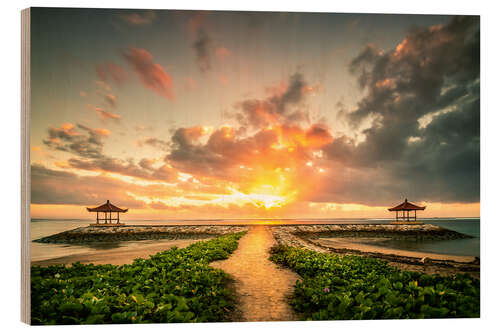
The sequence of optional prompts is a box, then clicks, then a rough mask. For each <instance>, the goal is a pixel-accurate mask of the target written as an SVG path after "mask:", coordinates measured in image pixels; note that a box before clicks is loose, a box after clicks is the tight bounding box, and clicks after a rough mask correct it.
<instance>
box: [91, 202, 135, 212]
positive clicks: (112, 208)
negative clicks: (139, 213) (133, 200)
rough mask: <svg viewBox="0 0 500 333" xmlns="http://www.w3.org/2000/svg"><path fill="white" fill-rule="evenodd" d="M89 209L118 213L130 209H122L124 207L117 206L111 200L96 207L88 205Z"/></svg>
mask: <svg viewBox="0 0 500 333" xmlns="http://www.w3.org/2000/svg"><path fill="white" fill-rule="evenodd" d="M87 210H88V211H89V212H116V213H126V212H127V211H128V209H122V208H119V207H116V206H115V205H113V204H112V203H111V202H109V200H108V201H106V203H105V204H103V205H100V206H99V207H94V208H88V207H87Z"/></svg>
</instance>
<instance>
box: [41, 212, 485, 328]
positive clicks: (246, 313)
mask: <svg viewBox="0 0 500 333" xmlns="http://www.w3.org/2000/svg"><path fill="white" fill-rule="evenodd" d="M271 222H272V223H268V224H265V223H260V224H249V223H247V224H243V223H239V224H227V223H226V224H221V223H219V224H209V223H205V224H193V225H187V224H177V225H165V224H151V223H149V224H147V223H143V224H134V225H126V226H100V227H97V226H92V225H90V226H89V225H81V224H77V225H75V224H74V223H73V225H71V227H75V226H76V227H75V228H64V227H62V226H61V225H58V226H57V228H55V227H54V225H52V228H48V229H50V230H51V232H52V233H50V234H49V233H47V232H44V233H38V234H35V235H32V251H33V250H37V253H33V254H34V255H32V260H31V264H32V266H33V267H49V266H53V265H65V266H66V267H68V268H70V267H72V266H73V264H75V263H77V262H78V263H81V264H94V265H99V264H112V265H130V264H132V263H134V260H135V259H138V258H142V259H149V258H151V256H153V255H155V254H157V253H160V252H161V253H165V254H166V253H168V252H164V251H168V250H170V249H173V248H180V249H183V248H186V247H188V246H189V245H192V244H198V243H200V242H206V241H209V240H215V239H216V238H217V237H223V236H227V235H235V234H238V233H239V234H244V235H243V237H242V238H241V239H240V240H239V242H238V245H237V248H236V250H235V251H234V253H232V254H231V255H230V256H229V257H227V258H225V259H224V260H215V261H213V262H211V263H210V266H211V267H213V268H217V269H220V270H222V271H224V272H225V273H226V274H228V275H227V276H228V277H229V279H230V280H229V282H227V283H226V287H227V288H228V290H230V293H231V295H233V296H232V297H233V298H231V299H232V302H234V303H233V304H234V305H233V310H232V311H228V312H227V313H226V315H225V316H224V318H225V319H223V320H228V321H233V322H238V321H280V320H286V321H291V320H299V319H300V318H301V316H300V315H299V313H297V312H296V310H294V309H293V307H292V306H291V303H290V302H291V300H292V299H294V297H297V295H296V294H295V293H296V288H297V283H298V281H302V277H301V276H300V275H299V274H298V272H295V271H293V270H292V269H290V268H287V267H284V266H283V265H281V264H278V263H276V262H273V260H270V259H271V254H272V253H273V251H276V250H274V249H277V246H287V247H290V248H296V249H301V250H312V251H314V253H319V254H331V255H333V256H340V257H342V256H345V255H355V256H358V257H359V258H374V259H381V260H382V261H384V262H386V263H387V264H388V265H389V266H392V267H396V268H397V269H400V270H401V271H407V272H416V273H419V274H421V273H425V274H429V275H433V274H438V275H440V276H443V277H449V276H454V275H456V274H468V275H469V276H470V277H472V278H473V279H479V278H480V262H479V258H478V257H476V256H472V255H468V256H467V255H456V254H449V253H433V252H425V251H416V250H409V249H406V250H405V249H398V248H393V247H392V248H391V247H390V246H387V245H384V244H386V243H387V242H390V241H391V240H394V239H397V240H399V241H402V242H410V243H412V242H422V241H423V242H453V241H455V240H456V241H460V240H468V239H470V238H473V236H471V235H467V234H462V233H460V232H457V231H455V230H451V229H447V228H443V227H440V226H436V225H430V224H428V225H390V224H387V223H386V224H384V223H364V224H363V223H361V224H360V223H358V224H352V223H343V224H326V223H320V224H313V223H309V224H303V223H302V224H298V223H296V224H282V223H276V222H275V221H271ZM54 231H57V232H55V233H54ZM37 236H38V237H37ZM278 248H279V247H278Z"/></svg>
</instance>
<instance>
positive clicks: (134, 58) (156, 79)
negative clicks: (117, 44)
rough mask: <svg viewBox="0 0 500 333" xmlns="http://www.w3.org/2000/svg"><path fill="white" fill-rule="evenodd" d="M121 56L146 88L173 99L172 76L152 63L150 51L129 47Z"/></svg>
mask: <svg viewBox="0 0 500 333" xmlns="http://www.w3.org/2000/svg"><path fill="white" fill-rule="evenodd" d="M123 56H124V57H125V59H126V60H127V62H128V63H129V65H130V66H131V67H132V69H133V70H134V71H135V73H136V74H137V76H138V77H139V79H140V80H141V82H142V84H144V86H145V87H146V88H148V89H150V90H152V91H154V92H156V93H157V94H158V95H160V96H162V97H165V98H168V99H169V100H171V101H172V100H174V98H175V96H174V92H173V88H174V87H173V82H172V78H171V77H170V75H169V74H168V73H167V72H166V71H165V69H164V68H163V67H162V66H161V65H159V64H155V63H153V56H152V55H151V53H149V52H148V51H146V50H145V49H137V48H129V49H128V50H127V51H126V52H125V53H123Z"/></svg>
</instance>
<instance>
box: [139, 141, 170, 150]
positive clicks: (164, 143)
mask: <svg viewBox="0 0 500 333" xmlns="http://www.w3.org/2000/svg"><path fill="white" fill-rule="evenodd" d="M137 145H138V146H139V147H142V146H144V145H148V146H151V147H155V148H158V149H160V150H164V151H168V150H169V148H170V143H169V142H167V141H165V140H161V139H158V138H146V139H142V140H139V141H138V142H137Z"/></svg>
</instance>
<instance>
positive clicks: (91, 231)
mask: <svg viewBox="0 0 500 333" xmlns="http://www.w3.org/2000/svg"><path fill="white" fill-rule="evenodd" d="M246 230H248V227H246V226H221V225H218V226H214V225H210V226H166V225H125V226H113V227H109V226H107V227H99V226H88V227H81V228H76V229H72V230H68V231H64V232H61V233H58V234H55V235H51V236H47V237H43V238H40V239H36V240H34V242H39V243H55V244H64V243H66V244H78V243H92V242H117V241H131V240H147V239H202V238H208V237H214V236H219V235H227V234H233V233H237V232H241V231H246Z"/></svg>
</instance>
